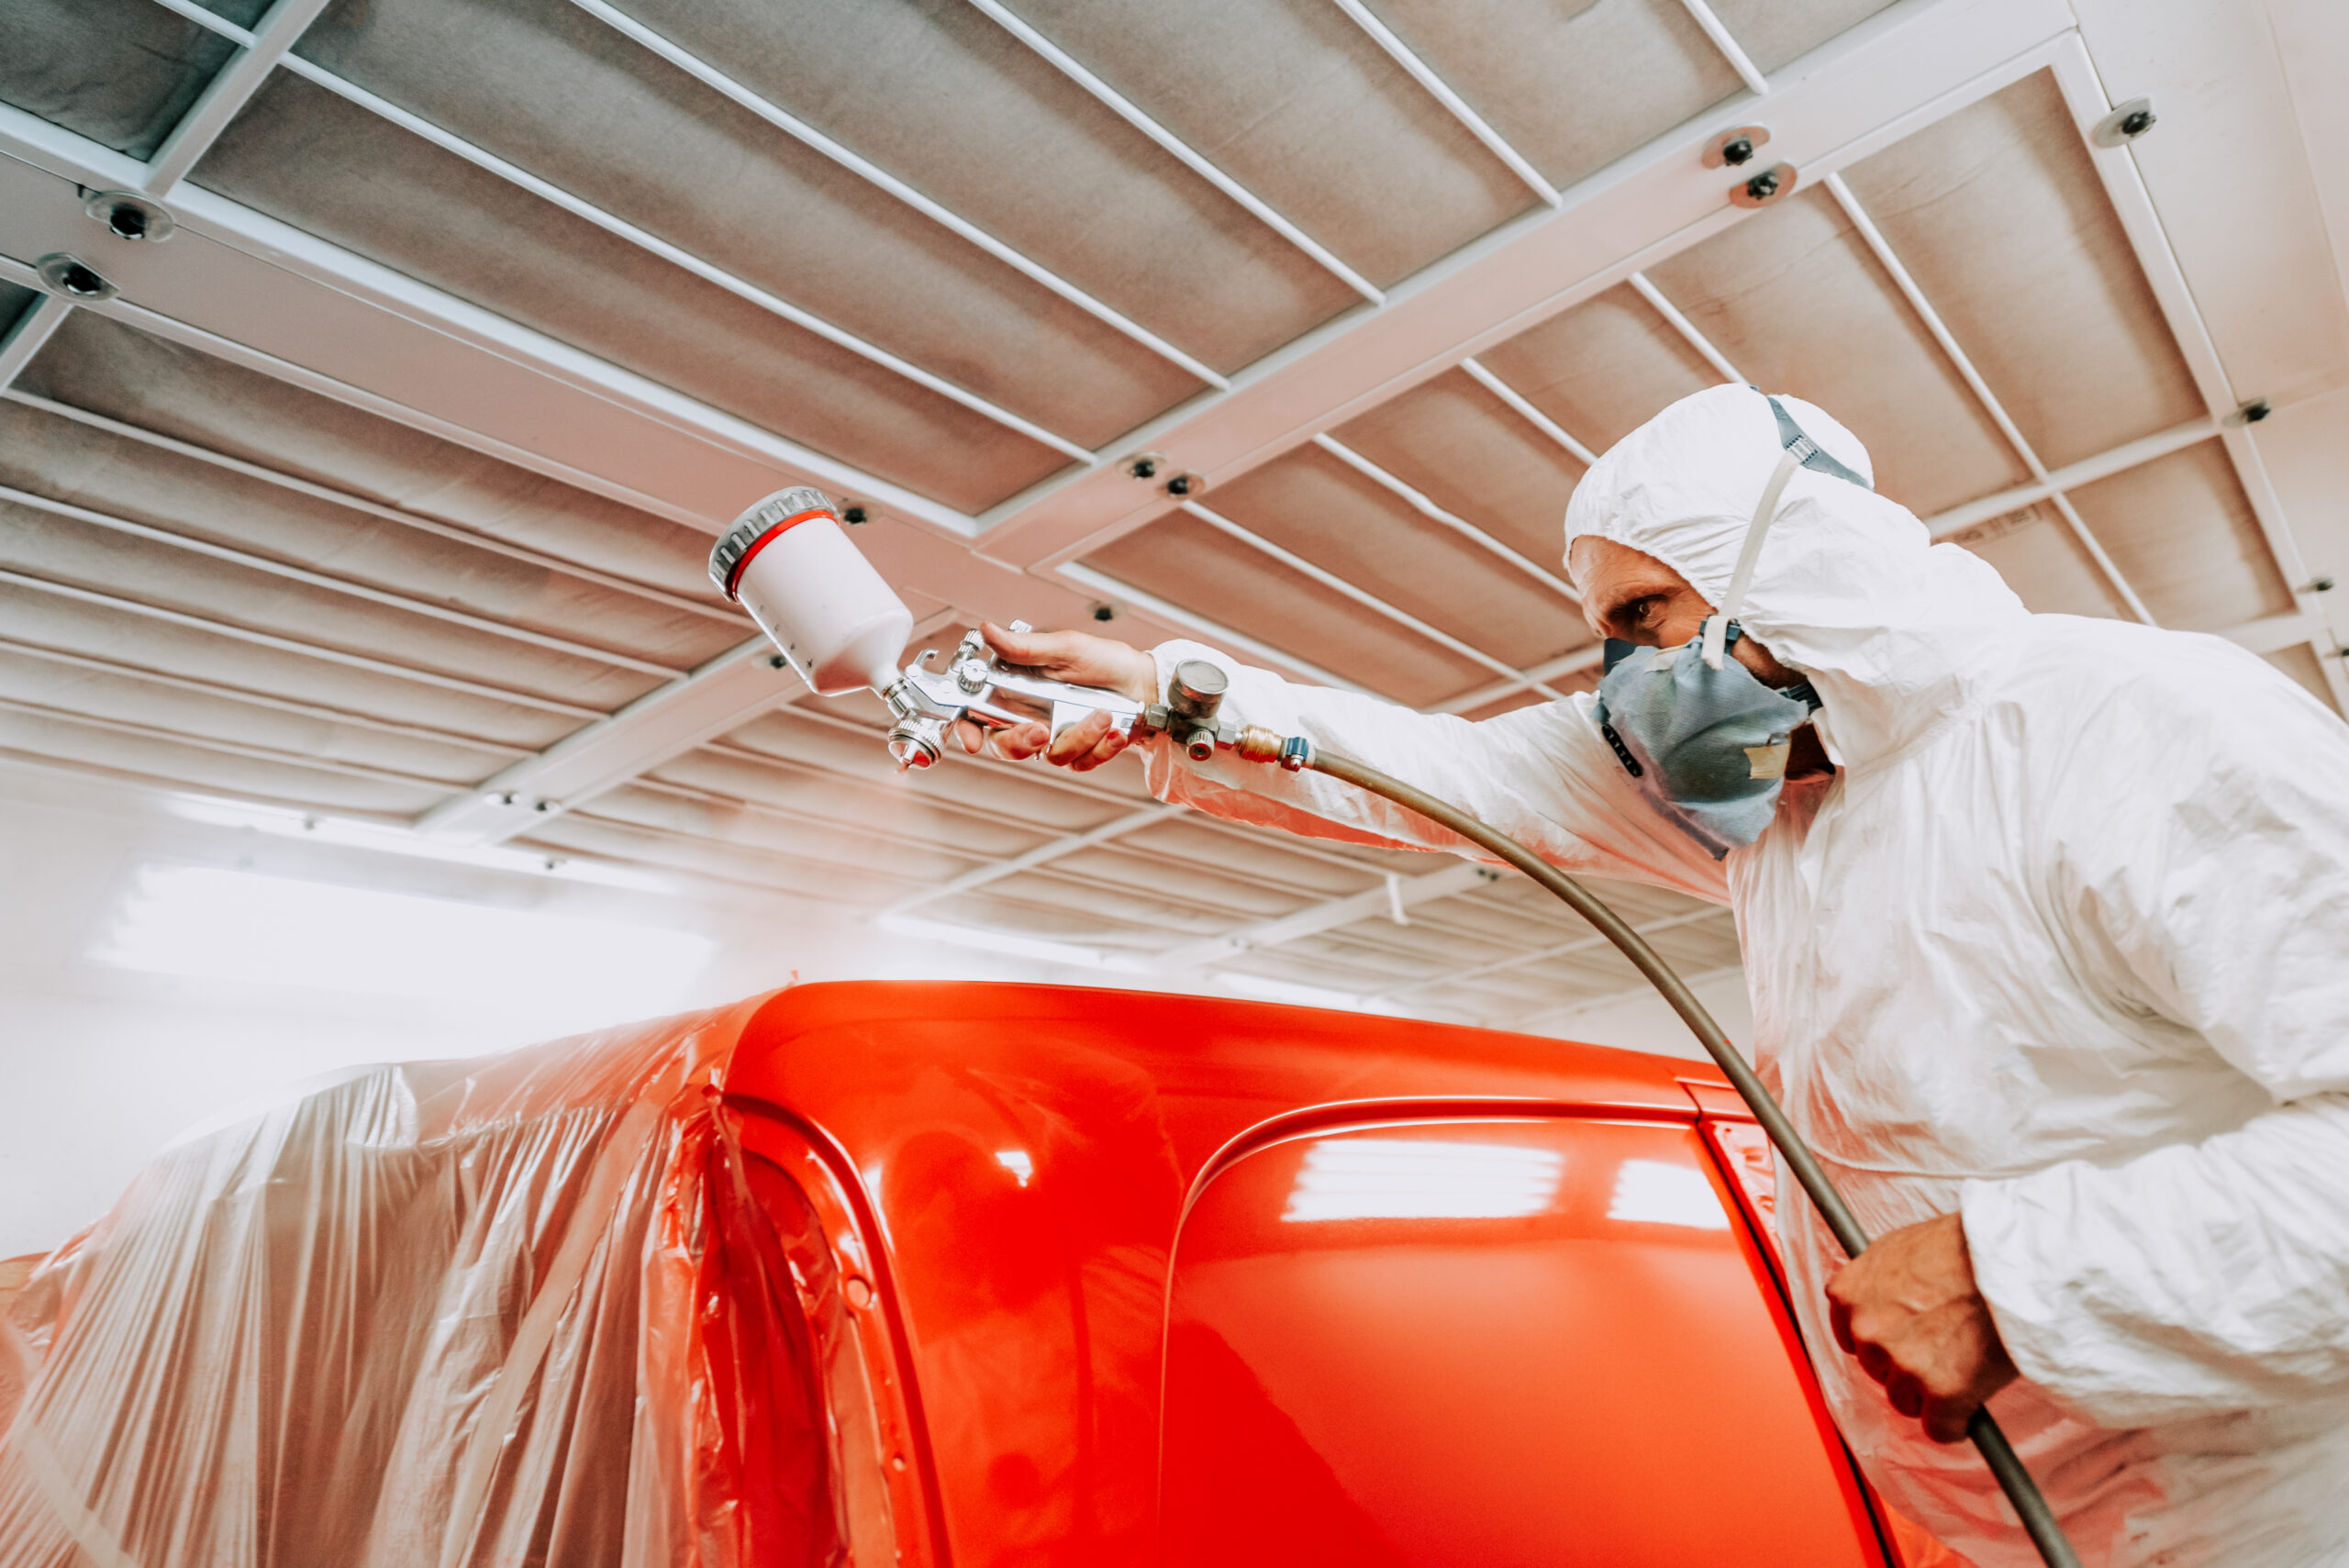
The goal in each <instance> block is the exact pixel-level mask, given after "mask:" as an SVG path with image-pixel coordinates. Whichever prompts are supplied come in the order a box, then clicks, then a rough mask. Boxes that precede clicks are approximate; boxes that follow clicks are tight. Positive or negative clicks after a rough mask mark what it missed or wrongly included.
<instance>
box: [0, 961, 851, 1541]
mask: <svg viewBox="0 0 2349 1568" xmlns="http://www.w3.org/2000/svg"><path fill="white" fill-rule="evenodd" d="M759 1000H763V998H760V999H754V1000H753V1001H751V1002H746V1003H742V1004H740V1005H738V1006H733V1007H729V1008H725V1009H720V1010H718V1011H715V1012H710V1013H704V1014H696V1015H692V1016H689V1017H685V1018H674V1019H669V1020H664V1021H662V1022H659V1023H652V1024H642V1025H635V1026H630V1027H629V1028H626V1029H613V1030H609V1031H606V1032H604V1033H600V1034H596V1035H589V1036H583V1037H580V1038H578V1039H574V1040H563V1041H558V1042H556V1043H554V1044H551V1045H543V1046H534V1047H531V1048H529V1049H527V1050H522V1051H514V1052H511V1053H509V1054H507V1055H503V1056H496V1057H489V1058H481V1059H475V1060H471V1061H457V1062H409V1063H405V1064H400V1065H394V1066H383V1067H373V1068H367V1069H362V1070H361V1071H359V1072H358V1073H354V1074H351V1075H349V1076H345V1077H342V1078H340V1080H338V1081H334V1082H331V1083H328V1084H326V1086H324V1087H319V1088H317V1089H315V1090H314V1091H313V1092H311V1093H309V1094H307V1095H305V1096H303V1097H301V1098H298V1099H295V1100H293V1101H291V1102H290V1103H287V1104H284V1105H282V1106H276V1107H274V1108H272V1109H269V1110H266V1111H263V1112H262V1113H260V1114H257V1115H253V1116H250V1117H248V1118H244V1119H241V1120H238V1121H236V1122H234V1123H233V1124H230V1125H225V1126H220V1127H217V1128H215V1129H210V1130H206V1131H203V1132H200V1133H198V1134H194V1135H191V1136H189V1137H187V1138H185V1139H183V1140H181V1141H180V1142H179V1143H178V1144H176V1145H174V1146H173V1148H171V1149H169V1150H168V1151H165V1152H164V1153H163V1154H162V1155H161V1157H160V1158H158V1159H157V1160H155V1161H154V1162H153V1163H151V1164H150V1165H149V1166H148V1167H147V1168H146V1169H145V1170H144V1171H143V1172H142V1173H140V1174H139V1178H138V1179H137V1180H136V1181H135V1182H134V1183H133V1184H131V1187H130V1189H129V1190H128V1192H127V1193H126V1194H124V1195H123V1197H122V1198H121V1200H120V1201H119V1202H118V1203H117V1204H116V1206H115V1207H114V1209H113V1211H112V1212H111V1213H109V1214H108V1215H106V1218H103V1219H101V1220H99V1221H98V1222H97V1223H96V1224H95V1225H93V1226H92V1227H90V1228H89V1229H87V1230H85V1231H83V1233H82V1234H80V1235H79V1236H77V1237H75V1238H74V1239H73V1240H71V1241H69V1242H67V1243H66V1244H65V1245H64V1246H62V1247H61V1248H59V1249H58V1250H57V1251H55V1252H53V1253H51V1254H50V1256H49V1257H47V1258H46V1259H43V1260H42V1261H41V1262H39V1265H38V1266H37V1267H36V1268H35V1269H34V1270H33V1272H32V1273H31V1275H30V1276H29V1278H28V1280H27V1282H26V1284H25V1286H24V1288H23V1290H22V1291H21V1292H19V1293H17V1294H16V1295H15V1296H13V1299H5V1305H0V1430H5V1434H6V1435H5V1437H0V1568H199V1565H200V1568H248V1565H250V1568H262V1565H286V1568H323V1565H326V1564H335V1565H337V1568H343V1565H349V1568H479V1565H487V1564H526V1563H527V1564H540V1563H547V1564H562V1565H565V1568H568V1565H571V1564H616V1565H621V1568H639V1565H644V1568H651V1565H652V1564H660V1565H662V1568H674V1565H680V1564H693V1565H708V1568H724V1565H732V1564H737V1563H747V1562H752V1561H756V1562H760V1563H763V1564H764V1563H788V1564H801V1563H806V1564H832V1563H838V1562H845V1561H846V1558H847V1551H846V1547H845V1545H844V1544H843V1543H844V1541H845V1540H847V1539H848V1532H849V1523H848V1521H847V1519H846V1518H844V1517H843V1506H842V1503H841V1487H840V1485H839V1483H838V1473H839V1468H840V1466H839V1456H838V1453H837V1451H836V1447H837V1445H836V1442H835V1440H834V1435H833V1434H832V1433H831V1432H830V1431H829V1429H828V1425H827V1417H826V1414H825V1400H824V1397H823V1380H824V1379H825V1377H826V1376H828V1375H829V1371H828V1368H829V1366H830V1365H831V1364H832V1362H833V1360H834V1358H835V1357H836V1356H837V1355H838V1354H840V1353H841V1352H842V1349H843V1345H842V1343H841V1342H840V1336H839V1335H838V1334H837V1333H836V1332H835V1328H836V1322H837V1318H838V1314H837V1312H836V1311H834V1312H832V1313H831V1314H829V1318H828V1315H827V1314H826V1313H825V1312H824V1311H822V1310H820V1309H819V1308H820V1307H822V1306H823V1305H824V1304H822V1303H819V1302H817V1301H815V1300H814V1299H813V1296H812V1294H811V1293H813V1292H814V1291H816V1290H817V1289H818V1288H822V1287H828V1286H829V1276H827V1277H825V1278H821V1279H816V1280H814V1282H813V1283H812V1284H811V1279H810V1276H812V1275H815V1274H817V1273H819V1272H820V1271H819V1270H818V1268H817V1267H816V1266H815V1265H813V1264H812V1263H810V1262H808V1260H809V1259H810V1258H812V1257H813V1256H814V1255H815V1253H814V1252H813V1251H811V1250H810V1248H809V1246H808V1242H809V1240H810V1239H811V1237H814V1236H815V1235H816V1230H815V1225H814V1220H813V1217H812V1215H811V1214H810V1212H809V1211H808V1210H807V1208H806V1207H805V1204H804V1200H801V1201H798V1202H795V1201H794V1199H795V1196H796V1187H794V1186H793V1185H792V1184H791V1183H790V1181H789V1178H788V1177H785V1176H783V1175H782V1173H780V1171H779V1170H777V1168H775V1167H774V1166H773V1165H771V1164H768V1163H767V1162H763V1161H762V1160H760V1159H758V1158H757V1157H756V1156H755V1155H745V1154H744V1152H743V1151H741V1149H740V1146H739V1145H738V1144H737V1143H736V1142H735V1140H734V1139H733V1137H732V1134H731V1133H730V1131H729V1118H727V1117H726V1116H724V1115H722V1114H721V1113H720V1112H719V1110H718V1090H719V1088H720V1087H721V1086H722V1083H723V1078H724V1072H725V1067H726V1064H727V1062H728V1060H729V1056H730V1054H731V1051H732V1050H733V1047H734V1043H735V1040H736V1039H737V1037H738V1036H739V1035H740V1030H741V1029H742V1026H743V1025H744V1023H745V1022H747V1020H748V1019H749V1018H750V1016H751V1013H752V1012H753V1011H754V1010H755V1009H756V1007H757V1006H758V1002H759ZM754 1185H755V1186H756V1188H757V1193H758V1195H757V1196H756V1197H755V1198H754V1197H753V1195H752V1189H753V1186H754ZM817 1251H820V1249H818V1250H817Z"/></svg>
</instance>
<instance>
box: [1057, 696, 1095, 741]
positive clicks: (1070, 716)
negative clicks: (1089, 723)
mask: <svg viewBox="0 0 2349 1568" xmlns="http://www.w3.org/2000/svg"><path fill="white" fill-rule="evenodd" d="M1100 711H1101V710H1100V709H1099V708H1097V707H1091V706H1086V705H1085V704H1084V703H1081V702H1056V703H1054V704H1053V705H1052V739H1053V740H1059V739H1060V738H1061V731H1062V730H1063V729H1066V728H1068V727H1069V726H1070V725H1072V724H1074V723H1075V722H1076V721H1077V720H1078V719H1080V718H1083V717H1085V716H1086V715H1088V714H1094V713H1098V712H1100Z"/></svg>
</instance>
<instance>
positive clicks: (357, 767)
mask: <svg viewBox="0 0 2349 1568" xmlns="http://www.w3.org/2000/svg"><path fill="white" fill-rule="evenodd" d="M0 713H17V714H24V715H27V716H28V717H38V718H43V719H50V720H54V721H55V722H57V723H60V724H64V725H68V726H79V727H80V728H84V729H100V730H106V731H108V732H110V733H113V734H117V735H129V736H135V737H137V738H139V739H140V740H161V741H163V742H165V743H167V744H169V745H173V746H191V747H194V748H195V750H197V751H215V752H217V753H219V754H220V755H222V756H227V757H242V758H244V759H246V760H247V761H248V762H268V763H271V764H273V765H274V766H277V767H284V768H295V769H308V770H310V771H312V772H315V773H337V774H340V775H341V776H343V777H345V778H354V779H364V780H366V781H367V782H368V783H370V784H397V785H400V786H402V787H405V788H408V789H414V790H417V791H418V792H420V793H431V792H434V791H439V790H442V789H446V788H447V787H448V781H446V780H445V779H429V778H425V777H423V776H422V775H421V774H417V773H399V772H397V771H395V770H394V769H390V768H378V767H375V766H373V765H372V764H369V763H365V762H340V761H338V760H336V759H334V758H331V757H318V756H311V755H307V754H305V753H302V752H298V751H279V750H277V749H276V748H275V747H273V746H258V745H254V744H253V743H251V742H250V741H245V740H227V739H225V738H223V737H221V736H217V735H197V734H195V733H193V732H192V731H188V730H184V729H173V728H168V727H166V726H163V725H159V724H142V723H140V722H139V721H138V720H136V719H128V718H106V717H102V716H100V715H98V714H95V713H81V712H76V711H74V710H73V709H71V708H61V707H50V706H47V705H46V704H42V703H33V702H24V701H20V700H19V699H17V698H16V697H6V696H0Z"/></svg>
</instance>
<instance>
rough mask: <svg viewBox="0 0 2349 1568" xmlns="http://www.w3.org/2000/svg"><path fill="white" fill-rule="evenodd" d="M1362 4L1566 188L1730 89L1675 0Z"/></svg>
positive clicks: (1730, 75)
mask: <svg viewBox="0 0 2349 1568" xmlns="http://www.w3.org/2000/svg"><path fill="white" fill-rule="evenodd" d="M1372 9H1373V10H1375V12H1377V14H1378V15H1379V17H1381V18H1382V19H1383V20H1385V21H1386V24H1387V25H1388V26H1389V27H1391V28H1394V29H1395V31H1396V32H1397V34H1398V35H1399V36H1400V37H1401V38H1402V39H1403V41H1404V42H1406V43H1408V45H1410V46H1411V49H1412V51H1413V52H1414V53H1416V54H1418V55H1419V58H1421V59H1422V60H1424V61H1427V62H1428V63H1429V64H1430V65H1431V66H1432V67H1433V68H1434V69H1435V72H1436V73H1437V74H1438V75H1439V76H1441V77H1442V79H1443V81H1444V83H1445V84H1446V85H1448V86H1450V87H1451V88H1452V90H1453V92H1455V93H1458V94H1459V95H1461V96H1462V97H1463V98H1464V99H1465V100H1466V101H1467V103H1468V106H1470V107H1471V108H1473V109H1475V111H1476V112H1477V113H1478V114H1479V115H1481V116H1482V117H1484V118H1485V120H1486V122H1487V123H1488V124H1490V125H1491V126H1492V128H1494V129H1495V130H1497V131H1498V132H1499V133H1500V134H1501V136H1502V137H1503V139H1506V140H1507V141H1508V144H1509V145H1510V146H1511V147H1514V148H1515V149H1517V150H1518V151H1519V152H1520V153H1522V154H1523V155H1524V156H1525V158H1526V160H1527V161H1530V162H1531V164H1532V165H1533V166H1534V167H1535V168H1536V169H1539V170H1540V171H1541V172H1542V173H1543V174H1544V175H1545V176H1547V177H1548V178H1549V180H1550V182H1551V183H1553V184H1555V185H1558V186H1560V187H1562V188H1563V187H1564V186H1566V185H1570V184H1572V183H1575V181H1576V180H1579V179H1581V178H1582V177H1583V176H1584V175H1586V174H1590V173H1594V172H1597V171H1598V170H1600V169H1602V168H1605V167H1606V166H1607V165H1608V164H1609V163H1611V162H1613V161H1615V160H1616V159H1618V158H1620V157H1621V156H1623V155H1624V154H1625V153H1627V152H1630V151H1631V150H1634V149H1636V148H1638V147H1640V146H1641V145H1642V144H1643V143H1645V142H1647V141H1649V140H1650V139H1653V138H1655V137H1658V136H1661V135H1663V134H1664V132H1665V131H1668V130H1670V129H1671V128H1673V127H1674V126H1676V125H1678V124H1680V123H1681V122H1682V121H1683V120H1687V119H1690V118H1693V117H1695V116H1697V115H1698V114H1701V113H1702V112H1703V111H1704V110H1705V109H1706V108H1707V107H1709V106H1711V105H1713V104H1717V103H1719V102H1720V100H1721V99H1723V98H1726V97H1728V96H1729V95H1731V94H1732V93H1735V92H1736V91H1738V86H1739V83H1738V80H1737V72H1734V71H1732V70H1731V68H1730V64H1729V61H1727V60H1726V59H1724V58H1723V57H1722V55H1721V52H1720V50H1718V49H1716V48H1714V47H1713V43H1712V40H1711V39H1708V38H1707V37H1706V36H1705V34H1704V31H1703V29H1701V28H1698V26H1697V24H1696V22H1695V21H1693V20H1692V19H1691V18H1690V17H1689V15H1688V10H1687V6H1682V5H1680V4H1679V0H1596V3H1595V4H1593V3H1589V0H1584V3H1581V4H1575V3H1574V0H1565V3H1563V4H1562V3H1560V0H1375V4H1374V5H1373V6H1372Z"/></svg>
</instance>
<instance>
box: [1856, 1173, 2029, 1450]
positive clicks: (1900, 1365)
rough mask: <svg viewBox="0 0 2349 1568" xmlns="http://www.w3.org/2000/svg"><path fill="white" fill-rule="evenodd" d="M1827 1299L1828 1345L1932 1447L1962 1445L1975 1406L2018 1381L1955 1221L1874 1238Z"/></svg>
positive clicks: (1935, 1222) (1927, 1223)
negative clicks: (1853, 1362)
mask: <svg viewBox="0 0 2349 1568" xmlns="http://www.w3.org/2000/svg"><path fill="white" fill-rule="evenodd" d="M1827 1299H1828V1303H1829V1311H1830V1316H1831V1318H1832V1320H1833V1322H1834V1325H1835V1342H1836V1343H1837V1344H1839V1345H1841V1346H1842V1347H1843V1349H1844V1350H1846V1351H1850V1352H1851V1353H1852V1354H1853V1355H1854V1356H1857V1357H1858V1358H1859V1362H1860V1365H1861V1367H1862V1368H1863V1369H1864V1370H1865V1372H1866V1373H1867V1374H1868V1375H1869V1376H1870V1377H1873V1378H1875V1379H1876V1381H1877V1382H1878V1383H1881V1384H1882V1385H1884V1391H1885V1394H1886V1395H1887V1397H1889V1398H1890V1399H1891V1401H1892V1407H1893V1408H1894V1409H1896V1410H1898V1411H1899V1412H1900V1413H1901V1414H1902V1415H1904V1416H1918V1417H1921V1418H1923V1420H1924V1423H1925V1435H1926V1436H1927V1437H1929V1438H1931V1439H1932V1440H1934V1441H1935V1442H1940V1443H1949V1442H1955V1441H1957V1440H1959V1439H1960V1438H1963V1437H1964V1436H1965V1423H1966V1422H1967V1421H1968V1420H1970V1419H1972V1418H1973V1416H1974V1412H1975V1411H1976V1410H1977V1409H1980V1408H1981V1407H1982V1402H1983V1401H1984V1400H1986V1399H1987V1398H1989V1397H1990V1396H1991V1395H1993V1394H1996V1393H1997V1392H1998V1390H1999V1389H2001V1388H2004V1387H2005V1386H2006V1385H2008V1384H2009V1383H2012V1382H2013V1381H2014V1380H2015V1379H2016V1377H2017V1376H2019V1375H2020V1374H2019V1373H2017V1372H2016V1371H2015V1363H2014V1362H2013V1361H2012V1360H2011V1359H2009V1356H2008V1355H2007V1347H2006V1346H2005V1344H2003V1343H2002V1342H2001V1341H2000V1340H1999V1339H1998V1324H1997V1323H1996V1322H1994V1321H1993V1320H1992V1318H1991V1317H1990V1307H1989V1304H1988V1303H1987V1302H1986V1301H1984V1300H1983V1299H1982V1293H1981V1291H1980V1290H1979V1289H1978V1288H1977V1287H1976V1284H1975V1283H1974V1258H1973V1255H1972V1254H1971V1253H1970V1252H1968V1251H1966V1247H1965V1226H1964V1225H1963V1224H1961V1223H1960V1222H1959V1219H1958V1217H1957V1216H1956V1215H1954V1214H1945V1215H1943V1216H1942V1217H1941V1218H1938V1219H1928V1220H1926V1221H1925V1222H1924V1223H1923V1224H1921V1225H1904V1226H1902V1227H1901V1228H1900V1229H1898V1230H1895V1231H1892V1232H1890V1233H1888V1234H1887V1235H1885V1236H1883V1237H1882V1238H1880V1239H1878V1240H1876V1242H1875V1243H1874V1244H1873V1245H1871V1246H1870V1247H1869V1248H1868V1250H1867V1251H1865V1252H1862V1253H1861V1254H1860V1255H1859V1256H1858V1257H1856V1258H1854V1259H1853V1260H1852V1261H1851V1262H1848V1263H1845V1264H1844V1265H1843V1266H1842V1268H1840V1269H1838V1270H1836V1271H1835V1276H1834V1278H1832V1279H1831V1280H1829V1281H1828V1282H1827Z"/></svg>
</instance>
